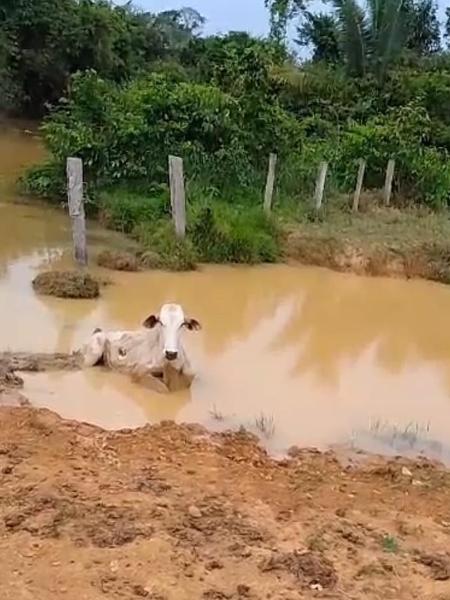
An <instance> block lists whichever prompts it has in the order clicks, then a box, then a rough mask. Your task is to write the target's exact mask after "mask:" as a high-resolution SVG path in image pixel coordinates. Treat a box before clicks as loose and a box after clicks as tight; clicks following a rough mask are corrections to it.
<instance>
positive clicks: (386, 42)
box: [333, 0, 407, 80]
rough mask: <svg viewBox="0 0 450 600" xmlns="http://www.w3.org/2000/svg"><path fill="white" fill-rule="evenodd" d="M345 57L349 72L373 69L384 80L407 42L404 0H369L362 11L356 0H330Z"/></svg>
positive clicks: (363, 73) (363, 72)
mask: <svg viewBox="0 0 450 600" xmlns="http://www.w3.org/2000/svg"><path fill="white" fill-rule="evenodd" d="M333 4H334V6H335V10H336V17H337V20H338V29H339V33H340V39H341V44H342V51H343V56H344V61H345V63H346V65H347V68H348V71H349V73H350V74H351V75H354V76H358V77H362V76H364V75H365V74H366V73H367V71H368V70H370V69H371V70H373V71H374V72H375V73H376V75H377V77H378V79H379V80H383V79H384V77H385V75H386V72H387V69H388V67H389V66H390V65H391V64H392V63H393V62H394V61H395V60H396V59H397V58H398V57H399V55H400V54H401V51H402V49H403V48H404V47H405V44H406V39H407V38H406V32H405V30H406V27H405V26H406V18H405V15H404V13H403V12H402V5H403V0H368V3H367V12H365V11H364V10H363V9H362V8H361V6H360V5H359V4H358V3H357V2H356V0H333Z"/></svg>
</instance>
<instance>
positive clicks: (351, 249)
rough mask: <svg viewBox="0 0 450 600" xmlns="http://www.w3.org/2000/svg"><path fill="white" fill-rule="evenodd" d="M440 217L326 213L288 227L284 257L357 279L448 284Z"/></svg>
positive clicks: (449, 227) (379, 211) (449, 252)
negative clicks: (402, 279)
mask: <svg viewBox="0 0 450 600" xmlns="http://www.w3.org/2000/svg"><path fill="white" fill-rule="evenodd" d="M449 236H450V221H449V219H448V215H447V214H446V213H433V212H428V211H426V210H423V209H422V210H419V209H409V210H408V209H404V210H398V209H395V208H386V207H379V206H377V205H374V206H366V207H365V208H364V211H363V212H361V213H358V214H353V213H350V212H349V211H348V210H346V211H344V210H342V209H333V207H329V208H326V210H325V213H324V214H323V215H319V216H318V217H317V219H316V220H313V221H312V222H311V221H306V222H299V223H298V224H296V225H292V224H291V225H289V226H288V227H286V229H285V232H284V252H285V255H286V257H287V258H289V259H294V260H296V261H299V262H301V263H303V264H306V265H314V266H320V267H328V268H330V269H334V270H336V271H344V272H351V273H356V274H358V275H371V276H388V277H405V278H412V277H414V278H422V279H430V280H432V281H440V282H442V283H449V282H450V245H449Z"/></svg>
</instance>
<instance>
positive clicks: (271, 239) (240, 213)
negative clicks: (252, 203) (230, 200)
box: [189, 204, 280, 263]
mask: <svg viewBox="0 0 450 600" xmlns="http://www.w3.org/2000/svg"><path fill="white" fill-rule="evenodd" d="M189 236H190V239H192V243H193V245H194V248H195V249H196V251H197V254H198V256H199V258H200V260H202V261H204V262H213V263H226V262H230V263H260V262H275V261H276V260H277V258H278V257H279V255H280V248H279V241H278V231H277V229H276V227H275V224H274V222H273V221H272V220H271V219H269V218H267V217H266V216H265V214H264V213H263V212H262V210H261V207H258V208H255V209H252V208H243V207H240V208H239V207H236V208H235V207H232V206H230V205H227V204H220V205H216V206H214V208H213V206H212V205H208V204H207V205H205V206H202V207H201V208H199V209H198V210H197V211H196V212H195V213H194V214H193V222H192V225H191V226H190V228H189Z"/></svg>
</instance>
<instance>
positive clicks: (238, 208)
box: [98, 190, 282, 270]
mask: <svg viewBox="0 0 450 600" xmlns="http://www.w3.org/2000/svg"><path fill="white" fill-rule="evenodd" d="M98 205H99V211H98V215H99V218H100V220H101V222H102V223H103V224H104V225H106V226H107V227H110V228H112V229H116V230H119V231H122V232H124V233H126V234H129V235H131V236H132V237H133V238H134V239H135V240H136V241H137V242H138V244H139V245H140V247H141V248H142V254H141V256H142V259H143V260H142V262H143V264H144V266H149V267H161V268H168V269H172V270H190V269H193V268H195V266H196V264H197V263H198V262H210V263H246V264H255V263H261V262H266V263H270V262H277V261H278V260H280V259H281V256H282V246H281V238H282V236H281V228H280V225H279V219H278V218H277V217H273V218H270V217H266V216H265V215H264V213H263V211H262V210H261V208H260V207H257V206H256V207H255V206H252V205H251V204H249V203H247V204H244V203H229V202H225V201H224V200H222V199H220V198H219V199H217V198H212V197H210V196H208V195H207V194H205V193H204V192H203V193H202V192H199V191H196V192H194V193H189V194H188V216H187V223H188V227H187V235H186V239H185V240H179V239H177V238H176V237H175V233H174V228H173V224H172V221H171V216H170V200H169V195H168V192H167V191H166V190H162V191H160V193H159V194H156V195H154V196H153V197H152V198H149V197H148V196H145V195H143V194H142V193H141V194H138V193H136V192H134V193H133V192H130V191H125V190H115V191H109V192H103V193H102V194H100V196H99V199H98Z"/></svg>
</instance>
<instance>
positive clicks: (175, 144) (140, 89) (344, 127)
mask: <svg viewBox="0 0 450 600" xmlns="http://www.w3.org/2000/svg"><path fill="white" fill-rule="evenodd" d="M263 1H264V0H261V2H263ZM265 4H266V6H267V9H268V14H269V15H270V19H271V30H270V35H269V36H268V37H267V39H259V38H253V37H251V36H250V35H248V34H245V33H240V32H232V33H229V34H228V35H225V36H209V37H203V36H201V29H202V25H203V23H204V19H203V17H202V16H201V15H199V14H198V13H196V12H195V11H194V10H192V9H183V10H181V11H166V12H164V13H160V14H152V13H148V12H142V11H139V10H138V9H136V8H133V6H132V5H131V4H126V5H125V6H123V7H117V6H114V5H113V4H110V3H109V2H107V1H106V0H80V1H78V0H45V1H39V2H38V1H37V0H20V1H18V2H15V3H10V4H8V6H7V7H6V8H2V9H1V12H0V15H1V19H2V23H3V26H2V32H1V34H0V90H1V91H2V94H0V103H2V104H3V109H9V110H14V111H15V112H18V113H20V114H23V115H28V116H43V117H44V121H43V125H42V135H43V138H44V141H45V143H46V146H47V148H48V151H49V159H48V161H47V162H46V163H45V164H43V165H38V166H36V167H35V168H33V169H32V170H31V171H29V172H28V174H26V176H25V177H24V178H23V180H22V186H23V187H24V189H25V190H26V191H28V192H30V193H33V194H38V195H40V196H45V197H47V198H49V199H50V200H53V199H55V200H60V199H61V198H62V196H63V195H64V189H65V160H66V158H67V156H69V155H72V156H73V155H76V156H79V157H81V158H82V159H83V163H84V167H85V186H86V187H85V190H86V197H87V208H88V210H89V211H90V213H91V214H96V215H98V216H99V217H100V218H101V219H102V220H103V221H104V223H105V224H107V225H108V226H109V227H112V228H114V229H118V230H120V231H123V232H125V233H127V234H130V235H132V236H133V237H135V238H136V239H137V240H138V241H139V242H140V243H141V244H142V245H143V246H144V248H145V249H146V250H147V251H149V252H153V253H155V254H156V255H157V257H158V260H160V261H161V263H160V264H162V265H165V266H169V267H172V268H174V267H177V268H191V267H192V266H193V265H194V264H195V262H197V261H199V260H200V261H212V262H249V263H252V262H272V261H275V260H277V259H278V258H279V257H280V256H281V255H282V253H283V252H285V251H286V249H287V251H288V253H289V245H288V246H286V243H285V242H286V239H287V238H289V237H290V234H291V232H292V229H293V228H297V231H300V230H301V231H302V233H303V234H305V235H304V236H303V237H304V239H307V238H308V235H310V236H315V235H316V233H317V232H318V231H319V232H321V235H322V233H323V232H324V231H326V230H327V229H331V230H332V232H333V236H334V235H335V236H336V237H337V238H338V239H339V243H340V244H341V245H342V244H343V243H344V241H345V240H343V236H342V234H341V233H340V232H339V229H340V228H341V227H342V225H343V224H344V229H348V227H347V225H348V224H349V223H351V227H350V231H349V235H348V236H347V238H352V236H353V234H352V231H353V227H354V228H355V229H356V231H358V230H359V224H360V222H361V221H363V222H368V221H369V220H371V222H372V224H373V227H372V229H375V230H377V228H378V229H380V230H381V231H382V234H381V236H382V237H384V236H385V235H386V232H389V231H392V228H391V227H390V226H387V225H386V222H385V221H386V218H385V216H386V214H385V213H383V216H382V217H381V218H380V212H379V211H377V206H378V204H379V203H378V202H375V201H373V202H372V204H371V206H369V209H368V210H367V211H366V213H364V215H363V216H362V217H361V218H358V216H351V215H350V212H349V204H350V202H349V200H350V198H349V195H350V194H351V193H352V191H353V189H354V187H355V180H356V174H357V170H358V163H359V160H360V159H365V160H366V161H367V168H366V174H365V181H364V187H365V189H375V190H376V189H380V188H381V187H382V186H383V184H384V178H385V172H386V165H387V162H388V160H389V159H395V177H394V190H393V191H394V198H393V203H394V205H395V206H396V207H397V208H402V207H405V206H408V211H409V212H408V215H409V217H408V218H409V220H410V221H413V220H415V221H414V222H415V223H416V224H419V225H417V226H415V229H416V230H418V231H419V230H421V229H423V226H424V225H426V224H427V223H428V222H429V220H430V218H429V217H428V216H422V215H425V214H426V215H430V214H431V213H433V212H434V213H435V214H436V215H437V216H436V219H437V220H440V221H441V223H442V228H443V229H446V227H447V224H446V222H447V220H448V215H447V208H448V201H449V197H450V161H449V157H448V153H449V151H450V111H449V109H448V102H447V100H448V97H449V96H450V55H449V53H448V51H447V49H445V48H444V44H445V43H446V42H447V41H448V39H449V38H448V36H449V35H450V13H449V11H447V12H448V17H449V18H448V22H447V23H446V24H443V25H444V28H443V32H444V36H443V37H441V27H440V23H439V21H438V17H437V7H436V5H435V4H434V2H433V0H370V1H368V2H367V3H366V4H364V5H363V4H359V3H357V2H356V1H355V0H333V2H332V3H331V4H330V5H329V8H328V11H327V13H326V14H321V13H314V12H311V11H310V6H309V3H308V2H306V3H305V2H297V1H296V0H289V1H285V0H283V1H281V2H279V1H278V0H265ZM292 26H294V27H296V28H297V36H296V40H295V43H296V44H297V47H306V48H308V50H309V51H310V58H308V59H307V60H302V61H300V60H299V58H298V57H296V56H295V54H294V53H292V51H291V50H290V49H289V48H290V46H289V44H288V42H287V38H286V32H287V31H288V30H292ZM271 152H275V153H276V154H277V156H278V163H277V173H276V193H275V199H274V210H273V213H272V215H271V216H266V215H265V214H264V213H263V211H262V197H263V190H264V184H265V178H266V173H267V165H268V158H269V154H270V153H271ZM169 154H174V155H179V156H181V157H182V158H183V159H184V167H185V177H186V193H187V201H188V231H187V237H186V240H185V241H180V240H177V239H176V238H175V236H174V233H173V230H172V227H171V223H170V200H169V192H168V184H167V179H168V166H167V157H168V155H169ZM324 160H325V161H327V162H328V164H329V172H328V177H327V185H326V190H325V196H326V201H325V209H324V210H323V211H321V212H320V213H316V212H314V211H313V210H311V198H312V194H313V190H314V184H315V178H316V173H317V170H318V166H319V164H320V163H321V162H322V161H324ZM375 197H376V194H373V195H372V198H375ZM342 198H344V201H342ZM327 205H328V206H329V207H331V208H329V207H327ZM412 206H413V207H415V208H414V209H412V208H411V207H412ZM436 211H438V212H437V213H436ZM395 214H396V213H392V218H397V217H395ZM411 215H414V219H413V217H412V216H411ZM422 219H423V220H422ZM321 235H319V236H318V237H316V238H315V243H314V252H315V253H316V254H317V252H316V251H317V249H319V250H320V244H321V243H322V239H323V236H322V237H321ZM443 238H444V236H443ZM291 239H292V238H291ZM420 239H421V236H420V235H419V239H418V240H417V239H414V240H411V245H410V246H409V247H407V248H406V253H408V252H410V250H411V251H412V245H413V244H416V246H417V242H418V241H420ZM405 247H406V246H405ZM390 250H394V251H395V248H394V247H392V248H390ZM439 252H440V253H444V254H446V253H447V254H448V249H447V244H446V242H445V244H444V242H443V244H442V246H439V249H438V252H437V253H438V254H439ZM300 254H301V253H298V252H297V258H302V256H301V255H300ZM303 254H304V253H303ZM447 254H446V255H447ZM303 258H304V259H305V260H307V257H306V255H305V254H304V256H303ZM371 260H372V259H371ZM369 262H370V261H369ZM372 263H376V259H374V260H372ZM371 269H372V267H370V268H368V269H366V272H370V271H371ZM372 270H374V271H376V266H374V267H373V269H372Z"/></svg>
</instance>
